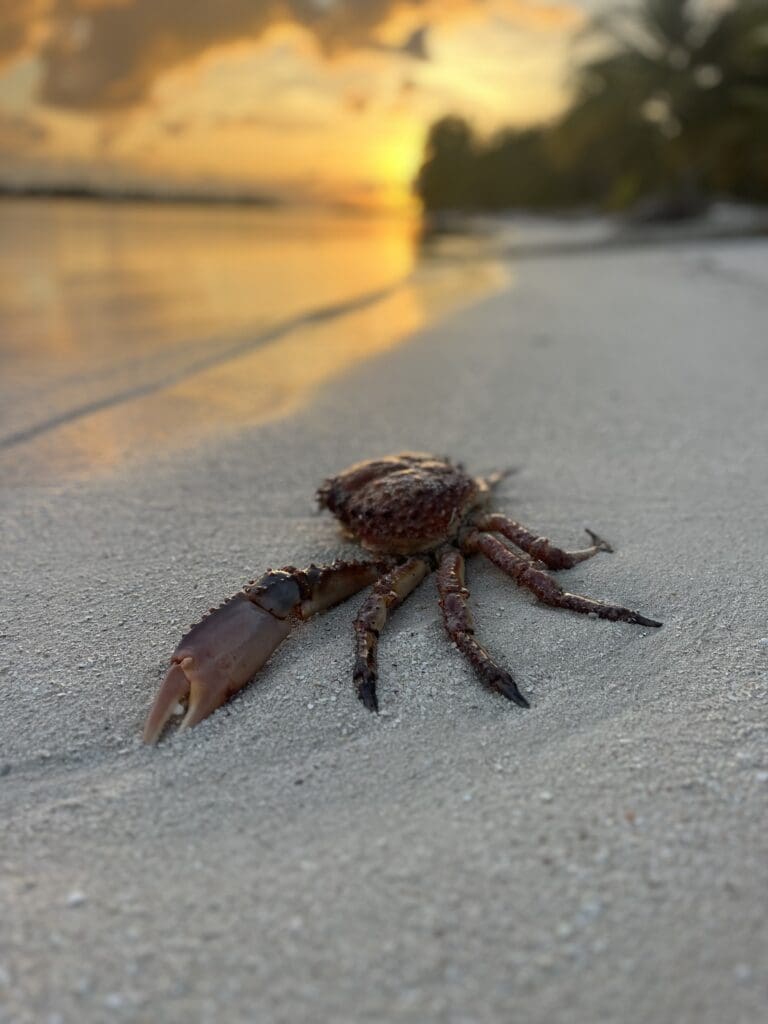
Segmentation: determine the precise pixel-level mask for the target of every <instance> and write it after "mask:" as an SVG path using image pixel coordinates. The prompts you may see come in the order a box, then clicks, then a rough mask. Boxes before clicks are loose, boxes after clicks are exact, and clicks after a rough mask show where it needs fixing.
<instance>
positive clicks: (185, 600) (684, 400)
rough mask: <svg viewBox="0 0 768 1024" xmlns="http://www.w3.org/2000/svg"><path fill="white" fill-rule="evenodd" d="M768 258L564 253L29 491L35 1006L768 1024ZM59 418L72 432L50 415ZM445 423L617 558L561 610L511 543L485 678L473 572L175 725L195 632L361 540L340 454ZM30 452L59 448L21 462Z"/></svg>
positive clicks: (422, 440) (11, 522)
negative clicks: (325, 365)
mask: <svg viewBox="0 0 768 1024" xmlns="http://www.w3.org/2000/svg"><path fill="white" fill-rule="evenodd" d="M767 255H768V248H767V247H766V245H765V243H757V242H750V243H741V244H739V243H727V244H725V243H724V244H716V245H715V244H712V245H707V246H690V247H677V248H675V250H674V251H667V252H665V251H664V250H663V249H652V248H647V249H643V250H642V251H637V252H632V251H621V252H611V253H605V254H601V253H586V254H581V255H578V254H570V255H568V256H567V257H566V256H563V257H557V256H551V257H546V258H539V259H537V260H536V261H535V262H521V263H519V264H516V265H514V266H513V267H512V275H513V280H512V284H511V286H510V287H509V289H508V290H507V291H505V292H503V293H502V294H499V295H495V296H493V297H491V298H488V299H487V300H485V301H483V302H482V303H480V304H478V305H475V306H474V307H472V308H471V309H468V310H465V311H464V312H461V313H459V314H458V315H456V316H455V317H453V318H452V319H450V320H448V321H443V322H441V323H439V324H437V325H436V326H435V327H433V328H432V329H431V330H429V331H427V332H425V333H422V334H420V335H418V336H416V337H414V338H413V339H412V340H411V341H410V342H409V343H408V344H406V345H403V346H401V347H399V348H396V349H394V350H387V351H385V352H383V353H381V354H379V355H377V356H375V357H373V358H371V359H369V360H367V361H364V362H362V363H360V364H358V365H355V366H352V367H350V368H349V369H348V370H346V371H344V372H342V373H340V374H339V375H337V376H335V377H333V378H332V379H330V380H327V381H325V382H324V383H323V384H322V385H321V386H320V387H319V388H317V389H316V390H314V391H313V392H312V393H311V394H310V395H308V396H307V398H306V404H304V405H303V406H302V407H301V408H291V409H290V411H289V412H287V413H286V414H284V415H280V416H277V417H275V418H273V419H270V420H268V421H265V422H262V423H258V424H254V425H251V426H249V427H248V428H247V429H244V430H243V431H242V432H240V433H239V434H228V435H227V436H225V437H222V438H221V439H219V440H218V441H217V440H216V439H215V438H213V439H211V438H208V440H206V441H204V442H202V443H201V444H200V445H198V446H197V447H195V448H190V449H188V450H184V451H176V452H166V453H163V452H162V451H161V452H159V453H158V454H157V455H156V456H155V457H153V458H151V459H144V460H142V461H137V462H135V463H130V464H128V465H127V466H123V467H122V468H119V469H118V470H116V471H114V472H109V473H105V474H102V475H98V476H96V477H93V478H89V479H79V480H78V479H74V480H69V479H68V480H61V481H57V482H55V483H51V482H48V483H41V482H40V481H38V480H37V479H32V480H29V481H27V482H25V481H24V480H23V479H19V474H18V473H16V472H14V474H13V480H14V484H13V486H12V487H11V486H6V487H3V489H2V496H1V498H0V500H1V501H2V536H3V543H2V549H3V550H2V560H3V566H4V586H3V588H2V594H0V602H1V603H2V613H1V618H2V630H1V631H0V632H2V638H1V639H0V643H1V644H2V647H0V674H1V675H0V679H1V681H2V687H3V698H4V699H3V714H2V716H0V765H1V767H0V806H1V808H2V820H3V822H4V824H5V827H4V828H3V830H2V838H1V839H0V872H1V873H0V900H1V901H2V922H3V927H2V929H0V1020H2V1021H3V1022H5V1021H8V1022H14V1024H16V1022H32V1021H34V1022H39V1021H46V1022H54V1021H64V1022H70V1021H72V1022H75V1021H78V1022H79V1021H87V1022H91V1021H94V1022H96V1021H110V1022H111V1021H142V1022H143V1021H146V1022H157V1021H185V1022H186V1021H220V1020H226V1021H253V1020H259V1021H270V1022H285V1024H289V1022H290V1024H297V1022H305V1021H306V1022H310V1021H311V1022H317V1021H333V1022H343V1024H347V1022H349V1024H353V1022H354V1024H357V1022H361V1021H371V1022H374V1021H375V1022H382V1024H385V1022H386V1024H390V1022H395V1021H397V1022H401V1021H402V1022H409V1024H410V1022H412V1024H422V1022H424V1021H439V1022H447V1024H448V1022H450V1024H459V1022H462V1024H463V1022H472V1024H484V1022H494V1024H495V1022H499V1024H501V1022H507V1021H510V1020H520V1021H526V1022H528V1024H539V1022H540V1024H552V1022H558V1024H559V1022H574V1024H582V1022H583V1024H603V1022H605V1024H608V1022H617V1024H626V1022H631V1024H640V1022H648V1024H657V1022H660V1021H675V1022H676V1024H683V1022H688V1021H690V1022H693V1021H696V1022H697V1024H721V1022H722V1021H724V1020H728V1021H730V1022H733V1024H758V1022H759V1021H761V1020H763V1019H764V1013H765V1006H766V1000H767V999H768V974H767V972H766V963H767V962H768V958H767V957H766V949H768V925H767V924H766V916H767V915H766V910H767V909H768V908H767V907H766V902H767V900H766V893H768V832H767V831H766V828H765V822H766V820H768V817H767V814H768V746H767V744H766V738H767V733H768V720H766V707H767V706H768V705H767V703H766V701H767V699H768V626H766V617H765V608H766V591H767V589H768V583H766V579H767V578H768V565H767V564H766V562H767V561H768V560H767V559H766V529H765V512H766V508H767V507H768V461H767V460H766V457H765V453H766V451H768V416H766V412H765V408H766V403H765V382H766V380H768V348H766V344H765V337H766V325H767V323H768V299H767V298H766V296H767V295H768V270H767V269H766V268H767V267H768V260H767V259H766V256H767ZM30 443H31V444H34V443H39V442H30ZM405 447H408V448H417V449H424V450H434V451H437V452H443V453H448V454H450V455H452V456H454V457H455V458H458V459H462V460H463V461H465V462H466V464H467V465H468V466H469V467H470V468H472V469H474V470H477V471H483V470H487V469H490V468H493V467H496V466H506V465H510V464H511V465H513V466H515V467H517V468H518V472H517V473H516V474H515V475H514V476H512V477H511V478H509V480H508V481H506V482H505V484H504V486H503V488H502V490H501V493H500V494H499V499H498V505H499V507H500V508H503V509H505V510H507V511H509V512H510V513H512V514H513V515H514V516H515V517H517V518H519V519H521V520H522V521H523V522H526V523H529V524H530V525H531V526H533V527H534V528H536V529H539V530H541V531H542V532H546V533H547V534H548V535H549V536H551V537H553V538H555V539H557V540H558V541H561V542H563V543H564V544H566V545H571V546H573V545H578V544H581V542H582V541H583V534H582V533H581V530H582V528H583V527H584V526H590V527H592V528H593V529H595V530H597V531H598V532H600V533H601V534H602V535H603V536H605V537H606V538H608V539H610V540H611V541H612V542H613V543H614V545H615V547H616V552H615V554H613V555H603V556H600V557H598V558H595V559H593V560H591V561H589V562H586V563H584V564H582V565H580V566H578V567H576V568H575V569H573V570H571V571H570V572H568V573H565V574H563V577H562V578H563V582H564V583H566V585H567V586H568V588H569V589H572V590H576V591H581V592H584V593H588V594H590V595H593V596H596V597H602V598H605V599H609V600H617V601H623V602H626V603H627V604H629V605H630V606H632V607H636V608H638V609H639V610H640V611H642V612H644V613H645V614H647V615H651V616H658V617H659V618H661V619H663V620H664V623H665V624H664V628H663V629H661V630H658V631H651V630H646V629H641V628H637V627H633V626H629V625H621V624H612V623H608V622H603V621H595V620H591V619H588V618H585V617H581V616H576V615H571V614H567V613H564V612H555V611H552V610H550V609H547V608H543V607H541V606H538V605H537V604H536V603H535V602H534V601H533V600H532V599H531V598H530V596H529V595H527V594H526V593H524V592H521V591H518V590H517V589H516V588H515V587H514V585H513V584H512V583H511V582H509V581H507V580H506V579H505V578H504V577H502V576H501V574H500V573H498V571H497V570H495V569H493V568H492V567H490V566H485V565H482V564H480V563H479V562H478V561H477V560H475V561H474V562H473V563H472V564H471V566H470V572H469V585H470V587H471V590H472V601H473V608H474V611H475V614H476V619H477V623H478V632H479V634H480V636H481V638H482V639H483V641H484V642H485V643H486V644H487V645H488V646H489V647H490V648H491V649H492V650H493V651H494V652H495V653H496V654H497V655H498V656H499V659H500V660H501V661H503V662H504V663H505V664H506V665H508V666H509V667H510V668H511V669H512V670H513V672H514V673H515V675H516V678H517V679H518V681H519V683H520V686H521V688H522V689H524V691H525V692H526V693H527V694H528V695H529V696H530V698H531V703H532V708H531V710H530V711H522V710H520V709H519V708H516V707H514V706H512V705H509V704H507V703H506V702H504V701H503V700H502V699H501V698H498V697H496V696H494V695H491V694H489V693H487V692H486V691H484V690H483V689H482V688H481V686H480V685H479V683H478V682H477V680H476V679H475V678H474V677H473V676H472V675H471V673H470V671H469V670H468V668H467V667H466V666H465V664H464V663H463V661H462V659H461V658H460V656H459V655H458V653H457V652H456V651H455V650H454V649H452V647H451V646H450V644H449V643H448V641H447V639H446V637H445V635H444V632H443V627H442V624H441V621H440V618H439V611H438V608H437V603H436V595H435V591H434V582H433V581H428V582H427V583H426V584H425V585H424V586H423V587H422V588H421V590H419V591H418V592H417V593H416V594H415V595H414V596H413V597H412V598H411V599H410V600H409V602H408V603H407V604H406V605H405V606H404V607H403V608H402V609H401V610H400V611H399V612H398V613H397V614H396V616H395V617H394V618H393V620H392V621H391V623H390V626H389V627H388V629H387V632H386V634H385V636H384V638H383V640H382V645H381V676H382V682H381V684H380V701H381V707H382V714H381V715H379V716H378V717H375V716H373V715H371V714H369V713H368V712H367V711H366V710H365V709H364V708H363V707H362V706H361V705H360V704H358V702H357V701H356V700H355V698H354V697H353V695H352V692H351V685H350V671H351V664H350V646H351V639H350V624H351V619H352V616H353V613H354V607H355V604H356V603H357V602H356V601H355V600H354V599H353V600H352V601H351V602H350V603H349V604H347V605H344V606H342V607H341V608H338V609H335V610H334V611H332V612H331V613H329V614H327V615H325V616H324V617H322V618H319V619H318V620H316V621H315V622H313V623H310V624H309V625H307V626H303V627H301V628H300V629H298V630H296V632H295V633H294V634H293V636H292V637H291V638H290V639H289V640H288V641H287V642H286V643H285V645H284V646H283V647H282V648H281V649H280V650H279V652H278V653H277V654H276V656H275V657H274V658H273V660H272V661H271V662H270V664H269V666H268V667H267V669H266V670H265V671H264V672H263V674H262V676H261V677H260V680H259V681H258V683H256V684H254V685H252V686H251V687H250V688H248V689H247V690H246V691H244V692H243V694H242V695H241V696H240V697H239V698H238V699H236V700H235V701H233V702H232V703H231V704H230V705H229V706H228V707H227V708H225V709H223V710H222V711H220V712H219V713H217V714H216V715H215V716H214V717H213V718H212V719H210V720H209V721H208V722H206V723H205V724H204V725H203V726H201V727H200V728H198V729H197V730H195V731H194V732H191V733H188V734H185V735H181V736H178V737H175V738H173V737H172V738H169V739H168V740H166V741H165V742H164V743H163V744H161V745H160V746H159V747H157V748H155V749H147V748H144V747H142V746H141V744H140V741H139V735H140V730H141V725H142V721H143V718H144V716H145V714H146V711H147V708H148V706H149V703H150V701H151V699H152V696H153V694H154V691H155V690H156V687H157V685H158V681H159V679H160V677H161V674H162V670H163V666H164V664H165V663H166V660H167V657H168V655H169V653H170V651H171V650H172V648H173V646H174V645H175V643H176V640H177V639H178V636H179V634H180V632H181V631H182V630H183V629H184V627H185V626H186V625H187V624H188V623H190V622H192V621H194V620H195V619H197V618H198V617H199V616H200V614H201V613H202V612H203V611H204V610H205V609H207V608H208V606H209V605H210V604H212V603H215V602H218V601H219V600H220V599H221V598H222V597H224V596H225V595H227V594H229V593H231V592H232V591H234V590H235V589H236V588H237V587H238V586H239V585H240V584H241V583H242V582H243V581H244V580H245V579H247V578H249V577H250V576H252V575H253V574H255V573H257V572H259V571H260V570H262V569H265V568H266V567H268V566H275V565H282V564H285V563H288V562H293V563H296V564H302V563H306V562H309V561H310V560H312V559H331V558H333V557H335V556H337V555H340V554H344V553H349V552H351V551H352V550H353V549H351V548H350V547H349V546H347V545H345V544H344V543H343V542H342V541H341V540H340V539H339V537H338V534H337V532H336V529H335V526H334V523H333V522H332V520H330V518H327V517H321V516H318V515H316V514H315V512H314V509H313V503H312V493H313V490H314V488H315V486H316V484H317V483H318V481H319V480H320V479H321V478H322V477H323V476H324V475H325V474H327V473H331V472H333V471H335V470H337V469H339V468H340V467H343V466H344V465H346V464H347V463H349V462H351V461H353V460H355V459H358V458H361V457H367V456H370V455H374V454H378V453H384V452H388V451H393V450H398V449H401V448H405ZM23 457H24V449H23V447H19V448H18V458H19V459H22V458H23Z"/></svg>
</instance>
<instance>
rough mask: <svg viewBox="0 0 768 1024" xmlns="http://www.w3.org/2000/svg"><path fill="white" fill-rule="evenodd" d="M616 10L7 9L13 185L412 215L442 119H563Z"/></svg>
mask: <svg viewBox="0 0 768 1024" xmlns="http://www.w3.org/2000/svg"><path fill="white" fill-rule="evenodd" d="M606 6H608V5H607V4H604V3H602V2H600V0H399V2H398V0H0V178H1V179H2V180H3V181H4V182H6V183H8V182H11V183H28V182H34V183H41V182H78V183H80V182H85V183H95V184H101V185H105V184H106V185H114V186H120V185H124V184H128V185H135V184H138V185H149V186H152V187H164V188H189V187H192V188H204V189H207V190H211V191H221V190H237V191H242V190H247V191H249V192H264V193H269V194H274V195H277V196H280V197H285V198H297V199H310V200H332V201H338V200H340V201H347V202H352V203H362V204H364V205H393V204H394V205H397V204H401V203H403V202H404V201H405V199H406V197H407V195H408V189H409V184H410V182H411V181H412V179H413V176H414V173H415V171H416V170H417V168H418V165H419V161H420V157H421V153H422V149H423V142H424V137H425V133H426V130H427V128H428V126H429V124H430V123H431V122H432V121H433V120H434V119H435V118H436V117H438V116H440V115H441V114H444V113H447V112H458V113H462V114H465V115H468V116H469V117H471V118H472V119H473V120H474V121H475V123H476V124H478V126H479V127H481V128H483V129H486V130H490V129H492V128H494V127H495V126H497V125H500V124H510V123H513V124H521V125H522V124H526V123H531V122H536V121H540V120H542V119H545V118H547V117H550V116H552V115H553V114H555V113H556V112H557V111H558V110H559V109H560V108H561V107H562V104H563V102H564V97H565V84H566V74H567V67H568V63H567V62H568V54H569V47H570V42H571V40H572V37H573V33H574V32H575V31H576V30H577V29H578V28H579V27H580V26H581V25H582V24H583V22H584V19H585V17H587V16H588V15H589V14H590V13H593V12H594V11H595V10H597V9H604V8H605V7H606Z"/></svg>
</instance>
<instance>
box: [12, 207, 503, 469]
mask: <svg viewBox="0 0 768 1024" xmlns="http://www.w3.org/2000/svg"><path fill="white" fill-rule="evenodd" d="M0 218H2V225H3V229H4V230H3V231H2V232H0V327H2V341H1V342H0V345H2V350H1V351H2V358H3V366H4V373H3V381H2V383H0V395H1V396H2V399H3V401H2V412H1V413H0V416H1V417H2V420H1V422H0V439H2V438H8V437H10V436H12V435H14V434H16V433H18V432H22V433H23V432H24V431H25V430H28V429H29V428H32V429H35V428H36V426H39V424H41V423H42V424H46V423H49V424H52V426H51V428H50V429H46V430H43V431H41V432H40V433H39V434H38V435H37V436H34V437H31V438H30V439H28V440H24V441H22V442H20V443H17V444H14V445H13V446H11V447H6V448H5V449H4V450H0V467H2V471H3V475H4V476H6V478H7V479H10V478H13V477H15V476H18V477H20V478H23V479H29V478H30V475H33V476H35V477H37V476H38V475H41V476H43V477H46V478H51V477H53V478H59V477H61V476H68V475H71V474H73V473H75V474H77V475H80V474H83V473H85V474H87V473H89V472H95V471H103V470H106V469H109V468H111V467H115V466H118V465H120V464H121V463H122V462H124V461H125V460H127V459H129V458H135V457H136V456H139V457H142V456H147V455H151V454H152V453H154V452H155V451H157V450H158V449H166V450H167V449H173V448H177V447H185V446H190V445H193V444H194V443H196V442H197V441H199V440H200V439H202V438H204V437H206V436H211V435H214V434H217V433H222V432H224V431H231V430H233V429H239V428H242V427H244V426H248V425H252V424H255V423H258V422H260V421H264V420H266V419H271V418H274V417H277V416H284V415H288V414H290V413H292V412H293V411H295V410H296V409H297V408H299V407H301V406H302V405H304V404H306V403H307V402H308V401H309V400H311V398H312V396H313V394H314V393H315V392H316V391H317V389H318V388H319V387H321V386H323V385H324V384H325V383H326V382H328V381H329V380H331V379H332V378H334V377H336V376H337V375H339V374H341V373H343V372H345V371H346V370H347V369H349V368H350V367H352V366H353V365H354V364H355V363H357V362H360V361H361V360H363V359H368V358H371V357H373V356H375V355H378V354H380V353H382V352H384V351H386V350H387V349H390V348H392V347H394V346H396V345H399V344H401V343H402V342H403V341H404V340H405V339H406V338H407V337H408V336H409V335H411V334H412V333H413V332H414V331H416V330H418V329H420V328H421V327H423V326H425V325H426V324H427V323H429V322H431V321H433V320H435V319H436V318H437V317H438V316H441V315H444V314H445V313H447V312H449V311H450V310H451V309H454V308H456V306H457V305H459V304H465V303H467V302H469V301H472V299H474V298H476V297H478V296H479V295H481V294H483V293H485V292H487V291H489V290H491V289H492V288H494V287H498V286H499V285H500V283H501V277H500V275H501V271H500V269H499V268H498V267H497V266H496V265H494V264H491V263H490V262H483V261H473V262H468V261H463V262H454V263H449V264H447V265H445V266H442V265H440V264H439V261H438V262H433V263H425V264H420V265H418V264H417V258H416V255H415V246H414V225H413V223H411V222H409V221H406V220H401V221H399V220H373V219H371V220H361V219H356V218H349V217H347V218H344V217H335V218H332V217H329V216H327V215H325V216H319V215H307V214H306V213H301V212H299V211H287V212H286V211H260V210H252V209H248V210H241V209H218V208H215V209H206V208H180V207H140V206H136V207H114V206H113V207H109V206H101V205H98V204H85V203H40V204H37V203H13V204H6V205H5V207H0ZM9 228H10V230H9ZM387 288H391V289H392V290H391V291H389V292H388V294H386V296H385V297H382V298H380V299H378V301H371V302H370V303H369V304H367V305H363V306H362V307H361V308H356V309H353V310H352V311H349V312H343V311H341V312H340V315H338V316H335V317H329V318H327V319H324V320H321V321H320V322H316V323H309V324H301V322H300V318H301V315H302V314H304V313H307V312H308V311H312V310H321V309H326V308H328V307H331V306H333V305H334V304H337V303H338V304H342V303H343V302H344V301H345V300H349V299H351V298H354V297H355V296H360V295H363V296H367V295H374V296H375V293H376V292H377V290H379V289H387ZM457 296H460V299H457ZM274 325H278V326H279V325H286V329H285V331H284V333H282V334H281V335H280V336H278V337H276V338H274V339H273V340H271V341H270V340H267V341H265V342H264V343H263V344H261V345H256V346H255V347H253V348H252V349H251V350H250V351H242V350H241V349H247V348H248V346H249V344H250V342H249V339H258V337H259V335H260V334H263V333H264V332H265V331H269V330H270V329H271V328H272V327H273V326H274ZM291 325H292V326H291ZM233 339H234V344H233ZM243 339H244V341H243ZM218 359H221V362H220V363H219V364H218V365H211V364H215V363H216V361H217V360H218ZM115 399H116V400H115ZM113 400H114V404H110V405H107V403H108V402H110V401H113ZM99 406H101V408H99ZM89 410H90V411H89ZM68 415H72V418H71V420H70V421H65V422H59V423H58V424H57V423H56V421H57V419H62V420H64V418H65V417H67V416H68ZM14 469H15V470H16V472H14Z"/></svg>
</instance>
